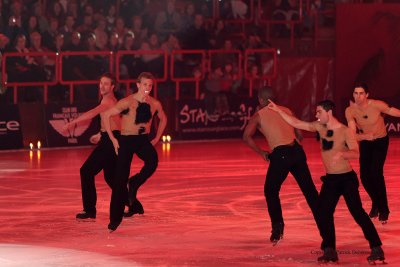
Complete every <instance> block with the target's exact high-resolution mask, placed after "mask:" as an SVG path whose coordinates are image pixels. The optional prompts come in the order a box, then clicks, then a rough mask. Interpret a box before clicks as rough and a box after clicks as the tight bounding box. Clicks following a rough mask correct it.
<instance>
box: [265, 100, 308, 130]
mask: <svg viewBox="0 0 400 267" xmlns="http://www.w3.org/2000/svg"><path fill="white" fill-rule="evenodd" d="M268 101H269V104H268V108H270V109H272V110H274V111H276V112H278V114H279V115H281V117H282V118H283V119H284V120H285V121H286V122H287V123H289V124H290V125H292V126H293V127H294V128H297V129H300V130H305V131H309V132H315V129H314V127H313V126H312V123H310V122H306V121H302V120H299V119H298V118H296V117H294V116H292V115H290V114H288V113H286V112H285V111H283V110H282V109H281V108H280V107H279V106H278V105H276V104H275V103H274V102H272V101H271V100H268Z"/></svg>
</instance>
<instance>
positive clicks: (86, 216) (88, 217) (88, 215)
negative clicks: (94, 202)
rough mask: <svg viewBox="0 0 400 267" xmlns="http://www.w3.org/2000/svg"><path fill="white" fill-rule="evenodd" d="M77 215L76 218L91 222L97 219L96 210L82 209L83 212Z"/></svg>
mask: <svg viewBox="0 0 400 267" xmlns="http://www.w3.org/2000/svg"><path fill="white" fill-rule="evenodd" d="M75 217H76V219H77V220H78V221H85V222H90V221H95V220H96V213H95V212H86V211H82V212H80V213H78V214H76V216H75Z"/></svg>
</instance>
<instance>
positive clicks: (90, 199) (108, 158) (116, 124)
mask: <svg viewBox="0 0 400 267" xmlns="http://www.w3.org/2000/svg"><path fill="white" fill-rule="evenodd" d="M115 86H116V81H115V77H114V76H113V75H112V74H111V73H104V74H103V75H102V76H101V77H100V82H99V90H100V95H101V97H102V99H101V102H100V104H99V105H98V106H96V107H95V108H93V109H91V110H89V111H87V112H85V113H84V114H82V115H81V116H79V117H78V118H76V119H74V120H73V121H70V122H69V123H67V124H66V125H64V127H63V130H64V131H67V130H68V129H70V128H72V127H74V126H75V125H76V124H77V123H79V122H82V121H86V120H90V119H92V118H94V117H96V116H97V115H100V114H101V113H103V112H105V111H106V110H108V109H110V108H111V107H113V106H114V105H115V104H116V103H117V99H116V97H115V95H114V89H115ZM107 123H108V125H109V126H110V130H111V131H112V132H113V135H114V136H115V137H116V138H119V135H120V132H119V129H120V127H121V122H120V116H119V114H117V115H115V116H111V117H110V118H109V119H108V122H107ZM104 124H105V123H104V120H101V122H100V125H101V128H100V134H96V135H94V136H92V137H91V138H90V141H91V142H92V143H97V146H96V148H95V149H94V150H93V151H92V153H91V154H90V156H89V157H88V158H87V160H86V161H85V163H84V164H83V165H82V167H81V169H80V174H81V187H82V202H83V212H81V213H78V214H77V215H76V218H77V219H78V220H93V219H95V218H96V202H97V193H96V185H95V180H94V177H95V176H96V175H97V174H98V173H99V172H100V171H101V170H103V172H104V179H105V181H106V183H107V184H108V186H109V187H110V188H112V181H113V179H114V171H115V166H116V162H117V156H116V155H115V153H114V146H113V143H112V142H111V140H110V138H109V137H108V134H107V132H106V130H105V128H104Z"/></svg>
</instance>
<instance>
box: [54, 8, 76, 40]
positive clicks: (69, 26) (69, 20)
mask: <svg viewBox="0 0 400 267" xmlns="http://www.w3.org/2000/svg"><path fill="white" fill-rule="evenodd" d="M63 25H64V26H62V27H61V28H60V29H59V30H58V32H59V33H62V34H63V35H64V43H65V46H69V44H70V43H71V41H72V33H73V32H74V31H75V19H74V17H73V16H72V15H67V16H66V17H65V24H63Z"/></svg>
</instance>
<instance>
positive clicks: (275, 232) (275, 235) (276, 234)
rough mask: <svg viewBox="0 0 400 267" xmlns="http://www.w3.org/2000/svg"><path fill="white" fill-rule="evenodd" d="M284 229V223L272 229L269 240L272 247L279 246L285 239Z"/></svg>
mask: <svg viewBox="0 0 400 267" xmlns="http://www.w3.org/2000/svg"><path fill="white" fill-rule="evenodd" d="M283 228H284V225H283V223H279V224H277V225H274V226H273V227H272V231H271V237H270V238H269V240H270V241H271V243H272V246H276V245H278V243H279V242H280V241H281V240H282V239H283Z"/></svg>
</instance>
